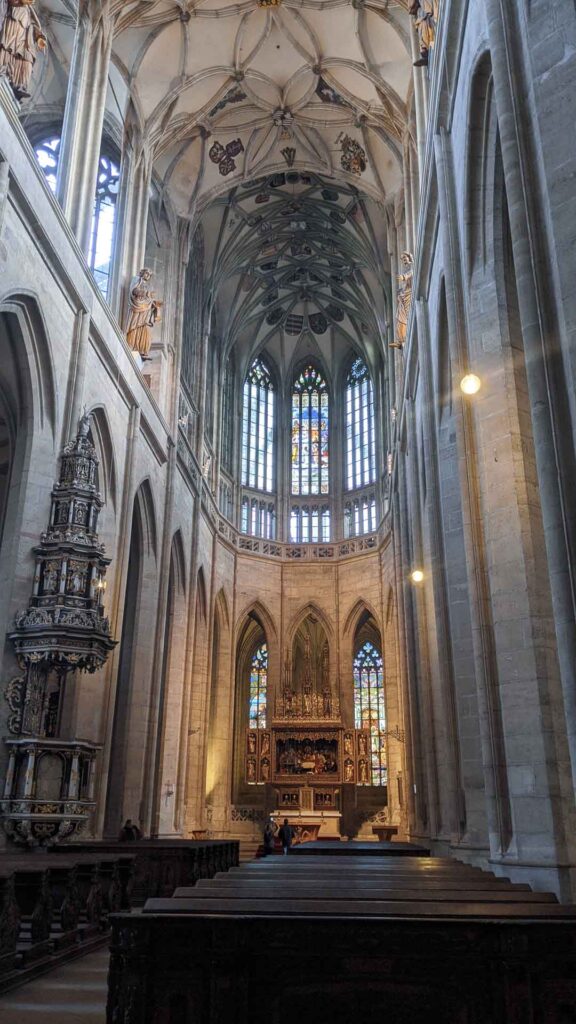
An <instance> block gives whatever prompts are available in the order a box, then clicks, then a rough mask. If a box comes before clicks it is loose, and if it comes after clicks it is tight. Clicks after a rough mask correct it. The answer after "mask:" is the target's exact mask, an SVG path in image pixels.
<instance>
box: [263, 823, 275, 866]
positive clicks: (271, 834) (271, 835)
mask: <svg viewBox="0 0 576 1024" xmlns="http://www.w3.org/2000/svg"><path fill="white" fill-rule="evenodd" d="M275 839H276V826H275V824H274V822H273V821H272V818H270V820H269V821H267V822H266V827H265V829H264V856H265V857H268V856H269V855H270V854H271V853H274V842H275Z"/></svg>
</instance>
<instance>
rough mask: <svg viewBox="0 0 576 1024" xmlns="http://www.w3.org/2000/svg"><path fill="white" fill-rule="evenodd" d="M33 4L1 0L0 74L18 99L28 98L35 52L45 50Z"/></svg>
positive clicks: (44, 41) (30, 0)
mask: <svg viewBox="0 0 576 1024" xmlns="http://www.w3.org/2000/svg"><path fill="white" fill-rule="evenodd" d="M33 3H34V0H4V2H2V0H0V74H3V75H6V76H7V78H8V81H9V82H10V85H11V86H12V88H13V90H14V93H15V95H16V97H17V99H19V100H21V99H24V98H25V97H26V96H29V95H30V93H29V92H28V86H29V85H30V79H31V77H32V71H33V68H34V64H35V63H36V53H37V50H44V49H46V36H45V35H44V33H43V31H42V26H41V24H40V22H39V20H38V15H37V14H36V11H34V10H33V7H32V5H33Z"/></svg>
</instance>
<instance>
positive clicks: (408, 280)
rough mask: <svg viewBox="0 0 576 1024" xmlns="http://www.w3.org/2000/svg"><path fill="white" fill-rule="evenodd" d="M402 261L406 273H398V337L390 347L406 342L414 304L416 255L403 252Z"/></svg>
mask: <svg viewBox="0 0 576 1024" xmlns="http://www.w3.org/2000/svg"><path fill="white" fill-rule="evenodd" d="M400 262H401V264H402V268H403V271H404V273H402V274H399V275H398V285H399V287H398V292H397V299H398V301H397V305H396V337H395V339H394V341H391V342H390V345H389V346H388V347H389V348H402V347H403V345H404V344H405V342H406V332H407V330H408V319H409V317H410V306H411V304H412V277H413V269H412V268H413V266H414V257H413V255H412V253H411V252H403V253H402V255H401V257H400Z"/></svg>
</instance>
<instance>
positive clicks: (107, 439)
mask: <svg viewBox="0 0 576 1024" xmlns="http://www.w3.org/2000/svg"><path fill="white" fill-rule="evenodd" d="M89 413H90V415H91V417H92V423H91V426H90V432H91V434H92V441H93V443H94V447H95V448H96V453H97V455H98V461H99V462H100V474H99V484H100V490H101V491H103V498H104V501H105V503H106V504H108V503H110V504H111V505H112V509H113V511H114V512H116V498H117V482H116V458H115V455H114V442H113V439H112V431H111V430H110V424H109V421H108V415H107V413H106V409H105V408H104V406H103V405H95V406H93V407H92V408H91V409H90V410H89Z"/></svg>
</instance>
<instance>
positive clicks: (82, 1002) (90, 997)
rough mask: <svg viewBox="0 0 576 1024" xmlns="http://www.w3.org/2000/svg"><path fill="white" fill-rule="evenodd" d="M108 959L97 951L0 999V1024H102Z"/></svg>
mask: <svg viewBox="0 0 576 1024" xmlns="http://www.w3.org/2000/svg"><path fill="white" fill-rule="evenodd" d="M109 959H110V954H109V952H108V950H107V949H99V950H98V951H97V952H96V953H89V954H88V955H87V956H84V957H80V958H79V959H77V960H73V961H72V963H69V964H65V965H64V966H63V967H59V968H58V969H57V970H55V971H51V972H50V973H49V974H45V975H43V976H42V977H40V978H36V979H35V980H34V981H30V982H28V984H27V985H23V986H22V988H17V989H15V990H14V992H8V993H7V994H6V995H4V996H0V1024H104V1022H105V1020H106V990H107V974H108V961H109Z"/></svg>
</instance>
